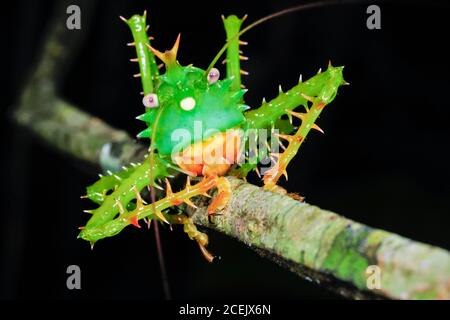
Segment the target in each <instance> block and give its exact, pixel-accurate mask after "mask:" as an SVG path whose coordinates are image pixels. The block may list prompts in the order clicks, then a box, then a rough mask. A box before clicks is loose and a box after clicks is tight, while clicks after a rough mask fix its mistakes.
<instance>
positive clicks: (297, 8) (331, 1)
mask: <svg viewBox="0 0 450 320" xmlns="http://www.w3.org/2000/svg"><path fill="white" fill-rule="evenodd" d="M348 2H361V1H355V0H327V1H317V2H311V3H305V4H300V5H298V6H295V7H291V8H287V9H284V10H281V11H278V12H275V13H272V14H270V15H268V16H265V17H262V18H261V19H258V20H256V21H255V22H253V23H251V24H249V25H248V26H247V27H245V28H244V29H242V30H241V31H240V32H239V33H237V34H235V35H234V36H233V37H232V38H230V39H229V40H228V41H227V42H226V43H225V45H224V46H223V47H222V49H220V51H219V52H218V53H217V55H216V56H215V57H214V59H213V60H212V62H211V63H210V65H209V66H208V68H207V69H206V72H205V74H208V73H209V71H210V70H211V68H212V67H214V65H215V64H216V63H217V61H218V60H219V59H220V57H221V56H222V54H223V53H224V52H225V50H226V49H227V48H228V45H229V44H230V41H231V40H234V39H235V38H237V37H240V36H241V35H243V34H244V33H246V32H247V31H249V30H250V29H253V28H254V27H256V26H257V25H260V24H261V23H263V22H266V21H268V20H271V19H273V18H277V17H280V16H283V15H285V14H288V13H292V12H296V11H302V10H306V9H312V8H318V7H323V6H328V5H333V4H342V3H348Z"/></svg>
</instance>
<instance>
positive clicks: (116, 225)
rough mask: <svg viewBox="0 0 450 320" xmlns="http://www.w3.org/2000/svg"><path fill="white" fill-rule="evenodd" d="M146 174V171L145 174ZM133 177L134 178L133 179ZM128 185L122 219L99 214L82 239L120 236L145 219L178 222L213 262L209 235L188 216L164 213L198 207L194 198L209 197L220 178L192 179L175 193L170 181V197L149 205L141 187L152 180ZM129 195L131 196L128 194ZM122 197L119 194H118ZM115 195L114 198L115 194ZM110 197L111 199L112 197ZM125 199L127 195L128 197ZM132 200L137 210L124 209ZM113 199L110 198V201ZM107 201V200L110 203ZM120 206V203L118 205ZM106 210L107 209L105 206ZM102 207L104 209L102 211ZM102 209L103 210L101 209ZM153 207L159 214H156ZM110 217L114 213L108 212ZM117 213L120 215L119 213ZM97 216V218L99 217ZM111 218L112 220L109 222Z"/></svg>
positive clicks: (84, 231) (168, 191) (167, 188)
mask: <svg viewBox="0 0 450 320" xmlns="http://www.w3.org/2000/svg"><path fill="white" fill-rule="evenodd" d="M140 168H141V167H139V168H138V169H137V171H142V170H148V168H146V167H142V170H139V169H140ZM141 173H142V172H141ZM144 173H145V172H144ZM157 173H159V171H158V170H155V174H157ZM130 178H131V177H130ZM128 180H129V181H128V182H127V190H129V192H127V195H126V198H123V199H122V200H118V201H120V203H121V204H122V206H121V207H119V208H120V210H118V216H117V217H116V218H115V219H111V217H110V216H109V217H106V213H105V212H104V211H103V212H95V213H94V216H93V217H92V218H91V220H90V221H89V223H88V224H87V225H86V227H85V228H84V229H83V230H82V231H81V233H80V237H81V238H83V239H84V240H87V241H90V242H91V243H92V244H93V243H95V242H96V241H98V240H100V239H103V238H106V237H112V236H114V235H116V234H118V233H119V232H120V231H122V230H123V229H124V228H125V227H126V226H129V225H134V226H136V227H140V226H139V220H141V219H145V218H147V219H160V220H163V221H164V222H167V223H176V224H182V225H183V227H184V231H185V232H186V233H187V234H188V236H189V237H190V238H191V239H192V240H196V241H197V243H198V244H199V246H200V249H201V250H202V253H203V254H204V255H205V257H207V259H208V260H210V261H212V259H213V256H212V255H211V254H210V253H209V252H208V251H207V250H206V248H205V247H206V246H207V244H208V237H207V236H206V234H204V233H202V232H199V231H198V230H197V228H196V227H195V225H194V224H193V222H192V220H191V219H190V218H188V217H186V216H184V215H175V216H172V215H168V214H164V213H163V212H164V210H166V209H168V208H170V207H172V206H175V205H180V204H181V203H186V204H188V205H190V206H194V207H195V205H194V204H193V203H192V202H191V201H190V199H191V198H192V197H195V196H199V195H206V196H208V194H207V191H208V190H210V189H211V188H213V187H215V186H216V185H217V182H218V181H217V178H215V177H208V178H205V179H203V180H202V181H200V182H198V183H197V184H195V185H191V184H190V182H189V179H188V181H187V183H186V187H185V188H184V189H183V190H181V191H179V192H177V193H173V192H172V188H171V186H170V184H169V182H168V180H167V179H166V196H165V197H164V198H162V199H160V200H158V201H156V202H155V203H154V204H149V205H146V204H145V202H144V201H143V199H142V198H141V195H140V192H139V190H140V189H139V188H140V187H141V186H142V185H143V184H144V186H145V185H146V184H145V182H148V181H143V179H142V180H141V179H140V178H138V179H137V180H134V181H133V180H132V179H128ZM123 185H124V184H122V185H121V186H120V187H119V188H118V190H116V191H117V192H119V189H120V191H122V190H123V188H122V189H121V187H122V186H123ZM128 193H130V194H129V195H128ZM116 195H118V194H116ZM111 196H113V195H111ZM111 196H110V197H111ZM124 196H125V195H124ZM129 198H132V199H136V204H135V206H134V208H133V209H131V210H126V209H124V207H123V206H124V203H125V201H126V200H128V199H129ZM108 199H109V198H108ZM108 199H107V200H108ZM116 203H118V202H116ZM104 205H105V204H104ZM102 207H103V206H102ZM102 207H100V208H102ZM100 208H99V209H100ZM153 208H154V209H155V210H156V211H153ZM108 214H110V212H108ZM116 214H117V213H116ZM96 215H97V216H96ZM96 217H98V219H97V220H96V221H94V218H96ZM106 218H108V219H106Z"/></svg>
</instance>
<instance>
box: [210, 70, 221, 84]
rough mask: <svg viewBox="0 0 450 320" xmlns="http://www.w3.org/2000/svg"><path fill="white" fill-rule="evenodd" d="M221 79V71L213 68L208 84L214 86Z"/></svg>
mask: <svg viewBox="0 0 450 320" xmlns="http://www.w3.org/2000/svg"><path fill="white" fill-rule="evenodd" d="M219 78H220V71H219V70H218V69H216V68H212V69H211V70H210V71H209V73H208V83H209V84H212V83H214V82H216V81H217V80H219Z"/></svg>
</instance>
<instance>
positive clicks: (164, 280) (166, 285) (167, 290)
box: [153, 220, 172, 300]
mask: <svg viewBox="0 0 450 320" xmlns="http://www.w3.org/2000/svg"><path fill="white" fill-rule="evenodd" d="M153 226H154V229H155V240H156V251H157V252H158V260H159V269H160V271H161V279H162V285H163V290H164V297H165V299H166V300H172V296H171V294H170V285H169V277H168V276H167V269H166V263H165V261H164V254H163V249H162V244H161V236H160V235H159V225H158V221H157V220H153Z"/></svg>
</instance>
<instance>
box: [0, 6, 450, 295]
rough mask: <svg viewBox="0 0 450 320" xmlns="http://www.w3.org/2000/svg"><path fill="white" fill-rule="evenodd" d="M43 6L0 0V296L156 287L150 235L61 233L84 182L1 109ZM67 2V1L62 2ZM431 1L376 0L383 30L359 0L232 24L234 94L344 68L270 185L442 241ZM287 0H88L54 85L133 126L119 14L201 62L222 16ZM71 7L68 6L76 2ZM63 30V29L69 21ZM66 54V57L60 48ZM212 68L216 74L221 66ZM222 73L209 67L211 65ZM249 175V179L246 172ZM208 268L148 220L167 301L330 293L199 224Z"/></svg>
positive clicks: (81, 204) (12, 98)
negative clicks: (76, 282) (246, 25)
mask: <svg viewBox="0 0 450 320" xmlns="http://www.w3.org/2000/svg"><path fill="white" fill-rule="evenodd" d="M54 3H56V1H49V0H46V1H39V2H38V1H31V0H29V1H25V0H21V1H20V0H19V1H14V3H12V2H11V3H9V5H8V7H7V8H4V9H3V10H2V11H3V13H2V14H3V15H4V17H3V18H2V24H3V26H2V33H3V34H2V40H3V43H4V46H2V47H3V48H2V51H3V54H4V57H3V58H2V69H1V70H2V78H3V79H2V80H3V81H4V84H3V85H2V87H3V90H2V108H1V112H2V123H1V146H2V148H1V149H2V155H1V157H0V161H1V172H2V174H1V177H2V190H1V197H2V198H1V213H2V217H1V218H2V219H1V221H2V223H1V230H0V231H1V235H0V236H1V237H2V240H3V241H2V249H4V250H3V253H2V258H1V265H0V267H1V268H2V269H1V274H0V276H1V278H0V281H1V283H0V287H1V289H2V297H5V298H16V297H21V298H24V297H25V298H31V297H39V298H140V299H142V298H162V297H163V295H162V287H161V281H160V276H159V269H158V263H157V257H156V252H155V245H154V240H153V234H152V232H151V231H150V232H148V231H146V230H145V229H142V230H137V229H134V228H130V229H126V230H125V231H124V232H122V234H121V235H120V236H117V237H114V238H111V239H108V240H106V241H102V242H100V243H98V244H97V246H96V248H95V249H94V251H91V250H90V249H89V245H88V244H87V243H85V242H83V241H81V240H76V235H77V232H78V230H77V227H78V226H80V225H84V223H85V222H86V220H87V218H88V217H87V216H86V214H84V213H82V210H83V209H86V208H89V207H90V204H89V203H88V202H87V201H81V200H80V199H79V196H80V195H81V194H83V191H84V187H85V186H86V185H89V184H91V183H92V182H93V181H94V180H95V177H94V176H93V175H92V174H90V173H86V172H85V171H82V170H80V167H81V166H80V164H78V163H76V162H74V161H72V160H70V159H68V158H67V157H65V156H62V155H60V154H59V153H56V152H54V151H52V150H50V149H48V148H47V147H45V146H43V145H42V144H40V143H39V142H38V141H36V140H35V139H34V138H33V137H31V136H30V135H29V134H28V132H26V131H24V130H23V129H20V128H17V127H15V126H13V125H12V124H11V121H10V120H9V119H8V117H7V115H8V113H9V112H10V110H11V107H13V106H14V104H15V102H16V99H17V97H18V94H19V92H20V89H21V86H23V84H24V82H25V80H26V78H27V75H28V73H29V72H30V71H31V69H30V68H31V67H32V65H33V62H35V60H36V57H37V53H38V51H39V47H40V43H41V41H42V39H43V38H44V37H45V33H46V32H45V29H44V27H45V26H46V24H47V22H48V20H49V19H50V17H51V14H52V8H53V5H54ZM74 3H76V1H74ZM444 3H445V2H444V1H440V2H439V1H417V2H415V3H414V4H407V3H406V2H404V3H403V2H401V3H398V2H395V3H393V4H391V3H390V2H387V1H386V2H383V3H381V4H380V6H381V10H382V29H381V30H368V29H367V28H366V19H367V16H368V15H367V14H366V7H367V3H366V4H349V5H345V6H332V7H331V6H330V7H324V8H320V9H313V10H309V11H305V12H301V13H295V14H291V15H288V16H285V17H282V18H278V19H276V20H273V21H271V22H268V23H266V24H264V25H261V26H260V27H258V28H257V29H255V30H252V31H251V32H249V33H248V34H246V35H245V36H244V37H243V39H245V40H247V41H248V42H249V46H247V47H245V48H244V50H245V54H246V55H247V56H249V57H250V60H249V61H248V62H245V63H244V64H243V68H244V69H246V70H248V71H249V72H250V76H248V77H245V78H244V82H245V84H246V85H247V87H248V88H249V89H250V90H249V92H248V93H247V95H246V97H247V98H246V100H247V103H248V104H249V105H251V106H258V104H259V103H260V101H261V98H262V97H263V96H265V97H266V98H267V99H270V98H273V97H275V96H276V95H277V91H278V84H281V85H282V86H283V88H286V89H287V88H290V87H292V86H293V85H295V84H296V82H297V80H298V76H299V73H303V77H304V79H306V78H308V77H310V76H312V75H313V74H315V73H316V72H317V70H318V68H319V67H322V68H324V67H326V64H327V62H328V60H329V59H331V60H332V62H333V64H335V65H345V71H344V75H345V78H346V80H347V81H349V82H350V83H351V86H348V87H343V88H342V89H341V90H340V91H339V95H338V97H337V98H336V100H335V101H334V102H333V103H332V104H331V105H330V106H329V107H327V110H325V112H324V113H323V115H322V116H321V118H320V119H319V124H320V126H321V127H322V128H323V129H324V130H325V132H326V134H325V135H323V136H322V135H320V134H318V133H312V134H311V136H310V137H309V139H308V141H307V143H305V144H304V146H303V147H302V150H301V151H300V153H299V156H298V157H296V159H295V160H294V163H293V164H292V165H291V166H290V170H289V177H290V179H289V181H288V182H286V183H284V182H283V185H284V186H285V187H286V188H287V189H288V190H290V191H297V192H300V193H301V194H302V195H304V196H306V200H307V202H310V203H313V204H316V205H318V206H320V207H322V208H325V209H329V210H332V211H335V212H337V213H340V214H343V215H345V216H346V217H348V218H351V219H354V220H356V221H359V222H362V223H365V224H368V225H370V226H374V227H379V228H382V229H386V230H389V231H393V232H396V233H399V234H401V235H404V236H407V237H410V238H413V239H415V240H419V241H422V242H426V243H429V244H433V245H438V246H441V247H443V248H446V249H449V248H450V236H449V231H448V230H449V228H448V226H449V221H450V218H449V217H450V204H449V203H448V195H449V191H450V188H449V184H448V181H449V178H450V176H449V169H448V163H449V160H450V157H449V155H448V152H447V149H448V139H449V137H450V127H449V125H448V122H449V116H450V112H449V108H450V105H449V102H448V93H449V91H450V90H449V85H450V80H449V72H450V67H449V62H448V57H449V53H450V49H448V47H447V46H446V45H447V42H448V38H449V36H448V30H449V22H448V14H449V10H450V7H449V6H448V5H444ZM296 4H299V2H298V1H272V2H262V1H258V2H257V3H256V2H251V1H247V2H245V3H244V2H243V1H209V2H191V1H187V2H183V3H175V2H172V1H109V2H107V1H99V4H98V5H97V7H96V9H95V10H96V11H95V17H96V18H95V20H94V23H93V24H92V25H91V26H89V29H88V30H87V31H88V32H89V34H88V38H87V41H86V42H85V43H84V45H83V47H82V48H81V50H80V52H79V53H76V56H75V57H74V61H73V64H72V65H71V66H69V67H70V72H69V77H67V78H66V79H65V80H64V82H63V83H61V84H60V85H61V91H62V93H61V95H62V96H64V97H65V98H66V99H67V100H69V101H70V102H73V103H75V104H76V105H79V106H80V107H81V108H83V109H84V110H86V111H88V112H90V113H92V114H95V115H96V116H99V117H101V118H102V119H104V120H105V121H107V122H108V123H110V124H112V125H114V126H116V127H119V128H122V129H126V130H127V131H128V132H130V133H131V134H136V133H137V132H139V131H141V130H142V124H141V123H138V121H136V120H135V119H134V117H135V116H136V115H138V114H140V113H141V111H142V106H141V101H140V100H141V98H140V96H139V94H138V92H139V91H140V87H139V86H140V83H139V81H138V80H136V79H134V78H132V76H131V75H132V74H134V73H136V72H137V69H136V65H133V64H131V63H129V62H128V59H129V58H132V57H134V56H135V53H134V52H133V49H130V48H128V47H126V46H125V43H126V42H130V41H131V40H130V39H131V35H130V34H129V30H128V29H127V27H126V26H125V25H124V24H123V23H122V22H121V21H120V20H119V19H118V16H119V15H124V16H126V17H129V16H131V15H132V14H133V13H136V12H139V13H142V11H143V9H147V10H148V17H149V21H150V26H151V27H150V34H151V35H152V36H154V37H155V38H156V40H155V41H154V42H153V44H154V46H155V47H157V48H159V49H161V50H163V49H166V48H168V47H171V46H172V44H173V41H174V39H175V37H176V35H177V34H178V32H181V33H182V42H181V47H180V51H179V60H180V62H181V63H182V64H189V63H193V64H194V65H196V66H198V67H202V68H205V67H206V66H207V65H208V64H209V62H210V61H211V59H212V57H213V56H214V55H215V53H216V52H217V51H218V50H219V48H220V47H221V45H222V44H223V41H224V31H223V27H222V24H221V20H220V15H221V14H225V15H226V14H231V13H235V14H237V15H239V16H242V15H244V14H246V13H247V14H248V15H249V21H253V20H255V19H257V18H259V17H261V16H263V15H266V14H270V13H272V12H274V11H277V10H281V9H284V8H286V7H289V6H292V5H296ZM81 10H82V15H83V14H84V13H83V7H82V8H81ZM74 32H77V31H74ZM74 54H75V53H74ZM222 71H224V70H223V69H222ZM223 73H224V72H223ZM252 181H254V182H256V179H253V180H252ZM209 234H210V238H211V245H210V249H211V251H213V252H215V253H218V254H220V255H221V256H222V258H223V259H222V261H221V263H220V264H218V265H208V264H207V263H206V262H205V261H204V260H203V258H202V257H201V256H200V254H199V252H198V249H197V246H196V245H195V243H193V242H192V241H189V240H188V239H187V237H186V236H185V235H184V234H183V233H182V232H181V231H180V230H175V231H174V232H170V231H168V230H166V229H164V230H162V240H163V245H164V248H165V255H166V262H167V266H168V273H169V277H170V281H171V287H172V294H173V297H174V298H207V299H211V298H218V299H221V298H280V299H282V298H293V299H316V298H321V299H322V298H337V296H336V295H334V294H333V293H330V292H328V291H326V290H323V288H319V287H316V286H315V285H313V284H311V283H308V282H306V281H304V280H301V279H299V278H298V277H296V276H295V275H293V274H291V273H289V272H288V271H286V270H283V269H280V268H279V267H278V266H276V265H274V264H273V263H271V262H269V261H266V260H264V259H262V258H260V257H259V256H258V255H257V254H256V253H254V252H252V251H251V250H248V249H247V248H245V246H244V245H241V244H239V243H237V242H236V241H234V240H231V239H228V238H226V237H224V236H222V235H220V234H216V233H214V232H209ZM71 264H77V265H79V266H80V267H81V270H82V290H80V291H69V290H67V288H66V277H67V275H66V268H67V266H68V265H71Z"/></svg>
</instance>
